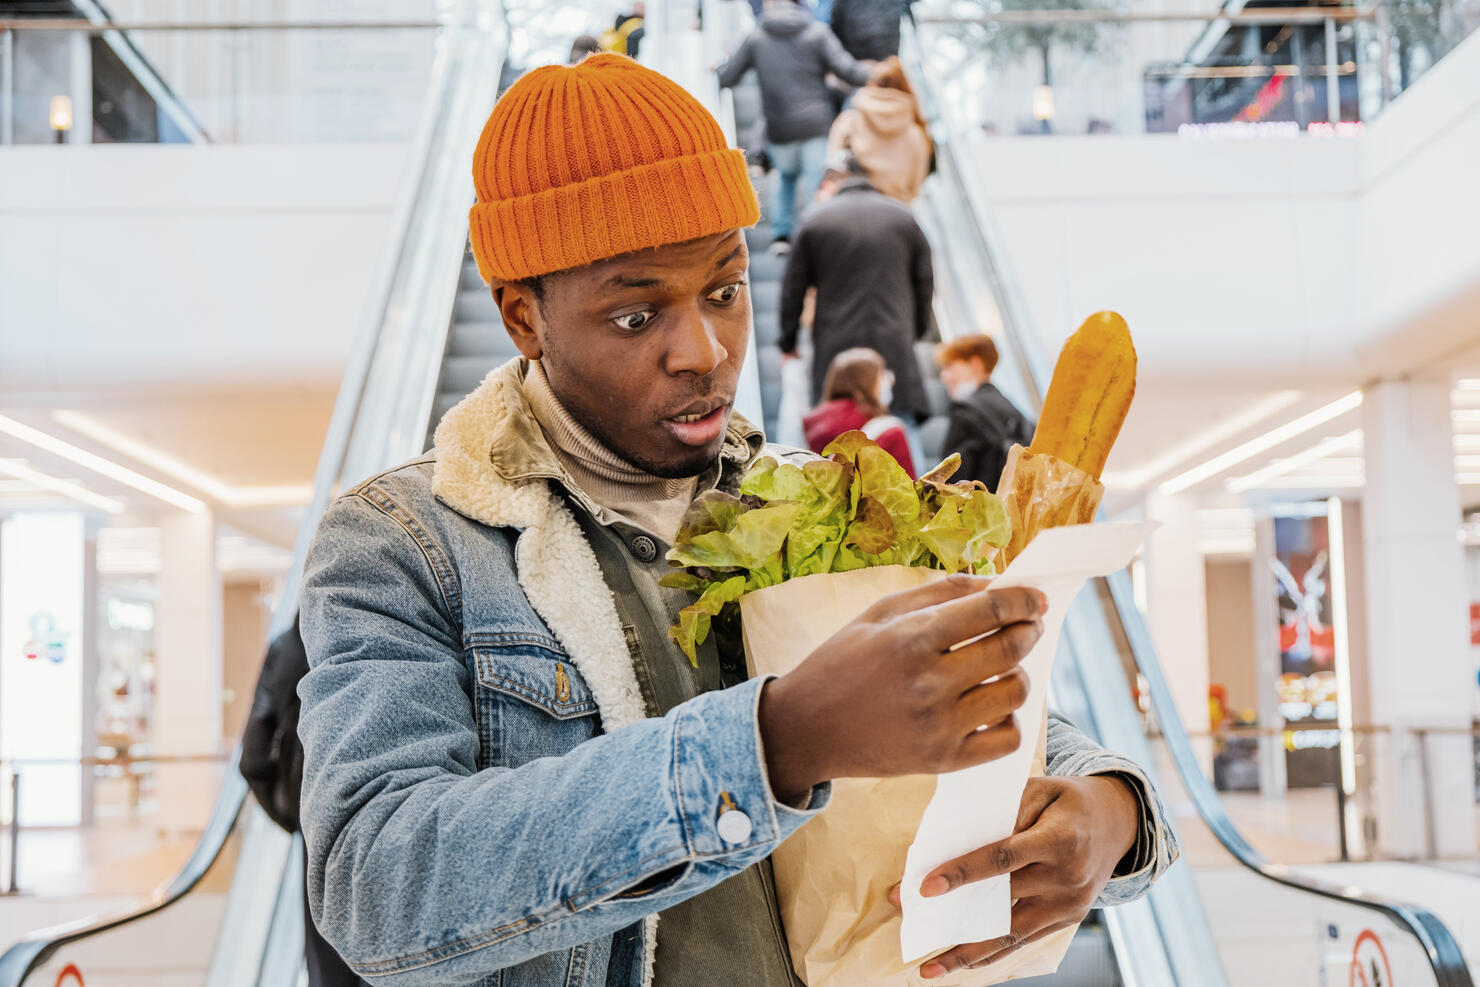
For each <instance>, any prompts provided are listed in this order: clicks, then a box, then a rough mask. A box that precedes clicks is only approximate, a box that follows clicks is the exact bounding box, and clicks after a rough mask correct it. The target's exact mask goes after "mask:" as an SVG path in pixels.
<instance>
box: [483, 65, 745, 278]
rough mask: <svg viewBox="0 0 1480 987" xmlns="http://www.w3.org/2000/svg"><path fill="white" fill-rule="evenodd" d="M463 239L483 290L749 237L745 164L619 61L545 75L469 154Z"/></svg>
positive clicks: (708, 128) (510, 97) (505, 107)
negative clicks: (743, 233)
mask: <svg viewBox="0 0 1480 987" xmlns="http://www.w3.org/2000/svg"><path fill="white" fill-rule="evenodd" d="M473 184H474V185H475V187H476V188H477V190H478V204H477V205H475V206H473V208H472V211H471V212H470V213H469V215H468V233H469V238H470V239H471V241H472V244H473V256H474V257H476V258H477V259H478V271H479V273H480V274H482V275H483V279H484V280H485V281H493V280H498V281H520V280H523V279H525V278H532V277H536V276H538V275H541V274H549V273H552V272H554V271H564V270H569V269H570V268H575V267H584V266H585V265H587V264H590V263H592V262H594V261H598V260H604V259H606V258H608V257H616V256H618V255H620V254H626V253H631V252H632V251H634V250H640V249H642V248H644V247H661V246H663V245H665V244H670V243H683V242H685V241H687V240H697V239H698V238H700V237H704V236H710V235H711V234H714V233H722V232H724V231H725V230H733V229H738V228H741V227H746V226H752V225H754V224H755V223H756V221H757V220H759V219H760V204H759V203H758V202H757V201H756V198H755V190H754V188H752V187H751V184H750V176H749V174H748V173H747V171H746V168H745V155H744V153H743V152H741V151H738V150H732V149H730V148H729V147H727V146H726V145H725V138H724V134H723V132H721V130H720V128H719V124H718V123H716V122H715V119H714V117H712V116H711V115H710V114H709V111H708V110H706V109H704V107H703V106H702V105H701V104H700V103H699V101H698V100H696V99H694V97H693V96H691V95H689V94H688V92H686V91H685V90H684V89H683V88H682V87H681V86H679V85H678V84H677V83H675V82H673V81H672V80H671V79H668V78H665V77H664V76H662V75H660V74H658V73H657V72H654V71H653V70H651V69H647V68H643V67H642V66H641V65H638V64H637V63H636V62H634V61H633V60H632V59H630V58H627V57H626V56H625V55H611V54H605V55H592V56H591V57H589V58H587V59H586V60H585V61H583V62H580V63H579V64H577V65H574V66H569V67H567V66H556V65H551V66H546V67H544V68H538V69H535V70H534V71H532V72H530V73H528V74H527V75H525V76H524V77H523V78H521V79H520V80H519V81H518V82H516V83H514V85H512V86H510V87H509V91H508V92H506V93H504V95H503V98H501V99H500V100H499V101H498V104H497V105H495V106H494V108H493V115H492V116H490V117H489V118H488V123H487V125H486V126H484V128H483V136H482V137H480V138H479V139H478V149H477V150H476V151H475V152H474V153H473Z"/></svg>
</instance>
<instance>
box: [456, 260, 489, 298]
mask: <svg viewBox="0 0 1480 987" xmlns="http://www.w3.org/2000/svg"><path fill="white" fill-rule="evenodd" d="M457 286H458V287H459V288H460V289H462V290H464V291H472V290H473V289H475V288H476V289H477V290H479V291H484V292H486V291H487V290H488V285H486V284H484V283H483V277H482V275H480V274H479V273H478V262H477V261H475V260H474V259H473V258H472V257H467V258H465V259H464V260H463V266H462V276H461V277H459V278H458V282H457Z"/></svg>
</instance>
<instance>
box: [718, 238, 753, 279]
mask: <svg viewBox="0 0 1480 987" xmlns="http://www.w3.org/2000/svg"><path fill="white" fill-rule="evenodd" d="M744 249H745V241H743V240H742V241H740V243H738V244H736V245H735V249H734V250H731V251H730V252H729V253H727V254H725V255H724V256H723V257H721V258H720V259H719V260H717V261H715V262H714V267H713V268H711V270H712V271H718V270H719V269H720V268H722V267H724V266H725V265H726V264H728V263H729V262H730V261H732V260H734V259H735V258H736V257H739V256H740V252H741V251H742V250H744Z"/></svg>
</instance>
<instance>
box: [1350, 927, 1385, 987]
mask: <svg viewBox="0 0 1480 987" xmlns="http://www.w3.org/2000/svg"><path fill="white" fill-rule="evenodd" d="M1350 969H1351V976H1350V978H1349V980H1348V985H1349V987H1393V968H1392V966H1391V965H1390V964H1389V963H1388V956H1387V950H1386V949H1384V948H1383V945H1382V940H1381V939H1379V938H1377V933H1375V932H1373V931H1372V930H1371V929H1363V930H1362V934H1361V935H1359V936H1357V944H1356V945H1355V946H1353V947H1352V962H1351V967H1350Z"/></svg>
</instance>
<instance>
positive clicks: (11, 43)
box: [0, 29, 15, 147]
mask: <svg viewBox="0 0 1480 987" xmlns="http://www.w3.org/2000/svg"><path fill="white" fill-rule="evenodd" d="M14 143H15V32H14V31H11V30H9V29H7V30H4V31H0V147H3V146H5V145H8V144H14Z"/></svg>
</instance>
